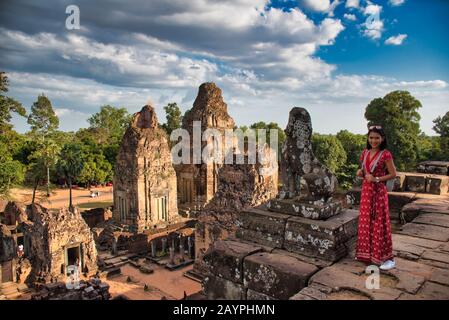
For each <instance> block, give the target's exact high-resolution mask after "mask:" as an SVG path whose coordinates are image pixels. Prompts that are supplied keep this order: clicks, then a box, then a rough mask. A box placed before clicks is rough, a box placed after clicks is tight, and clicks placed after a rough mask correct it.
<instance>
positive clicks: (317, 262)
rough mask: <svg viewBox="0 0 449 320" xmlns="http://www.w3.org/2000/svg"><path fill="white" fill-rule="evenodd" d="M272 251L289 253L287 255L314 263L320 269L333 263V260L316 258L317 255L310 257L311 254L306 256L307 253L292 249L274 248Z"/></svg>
mask: <svg viewBox="0 0 449 320" xmlns="http://www.w3.org/2000/svg"><path fill="white" fill-rule="evenodd" d="M271 253H277V254H281V255H287V256H290V257H293V258H295V259H298V260H300V261H303V262H306V263H310V264H313V265H315V266H317V267H318V268H320V269H322V268H324V267H329V266H330V265H332V262H331V261H327V260H323V259H319V258H316V257H309V256H306V255H303V254H299V253H295V252H290V251H287V250H284V249H274V250H273V251H271Z"/></svg>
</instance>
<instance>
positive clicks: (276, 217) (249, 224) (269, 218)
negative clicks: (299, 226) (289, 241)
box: [236, 209, 290, 248]
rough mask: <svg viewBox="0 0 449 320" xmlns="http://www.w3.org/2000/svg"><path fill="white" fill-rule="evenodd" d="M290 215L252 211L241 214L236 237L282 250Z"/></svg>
mask: <svg viewBox="0 0 449 320" xmlns="http://www.w3.org/2000/svg"><path fill="white" fill-rule="evenodd" d="M289 217H290V216H289V215H285V214H280V213H276V212H269V211H265V210H260V209H251V210H248V211H245V212H243V213H241V214H240V216H239V222H240V228H239V229H238V230H237V232H236V236H237V237H238V238H240V239H244V240H247V241H252V242H255V243H258V244H261V245H264V246H269V247H273V248H276V247H277V248H281V247H282V246H283V242H284V232H285V225H286V223H287V219H288V218H289Z"/></svg>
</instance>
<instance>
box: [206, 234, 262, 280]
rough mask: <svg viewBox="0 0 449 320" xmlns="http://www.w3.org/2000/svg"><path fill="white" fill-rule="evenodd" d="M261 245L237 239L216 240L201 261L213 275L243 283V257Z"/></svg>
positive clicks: (259, 248) (255, 250)
mask: <svg viewBox="0 0 449 320" xmlns="http://www.w3.org/2000/svg"><path fill="white" fill-rule="evenodd" d="M261 250H262V248H261V247H259V246H256V245H250V244H247V243H242V242H237V241H228V240H224V241H216V242H215V243H214V244H213V246H212V247H211V248H209V250H208V251H207V252H206V253H205V255H204V257H203V261H204V264H205V267H206V268H207V270H208V271H209V272H210V273H212V274H213V275H215V276H218V277H221V278H225V279H227V280H230V281H233V282H237V283H243V259H244V258H245V257H246V256H248V255H251V254H253V253H256V252H260V251H261Z"/></svg>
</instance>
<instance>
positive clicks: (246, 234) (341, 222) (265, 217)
mask: <svg viewBox="0 0 449 320" xmlns="http://www.w3.org/2000/svg"><path fill="white" fill-rule="evenodd" d="M239 221H240V224H239V225H240V228H239V229H238V230H237V233H236V235H237V237H238V238H240V239H243V240H247V241H252V242H254V243H257V244H260V245H264V246H268V247H273V248H282V249H286V250H288V251H290V252H294V253H298V254H302V255H305V256H309V257H314V258H319V259H324V260H328V261H337V260H338V259H340V258H341V257H343V256H345V255H346V254H347V253H348V250H347V245H346V243H347V242H348V241H350V240H351V239H352V238H353V237H355V236H356V235H357V221H358V211H356V210H344V211H343V212H342V213H341V214H338V215H336V216H333V217H330V218H328V219H326V220H313V219H307V218H303V217H298V216H292V215H289V214H282V213H278V212H271V211H267V210H266V209H264V208H263V207H262V208H259V209H251V210H248V211H245V212H243V213H241V215H240V218H239Z"/></svg>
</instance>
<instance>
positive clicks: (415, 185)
mask: <svg viewBox="0 0 449 320" xmlns="http://www.w3.org/2000/svg"><path fill="white" fill-rule="evenodd" d="M404 187H405V189H404V191H412V192H419V193H425V192H426V175H425V174H414V175H411V174H407V176H406V177H405V181H404Z"/></svg>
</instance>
